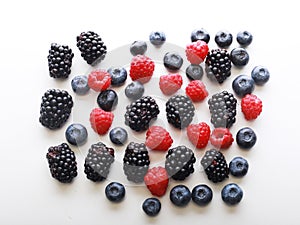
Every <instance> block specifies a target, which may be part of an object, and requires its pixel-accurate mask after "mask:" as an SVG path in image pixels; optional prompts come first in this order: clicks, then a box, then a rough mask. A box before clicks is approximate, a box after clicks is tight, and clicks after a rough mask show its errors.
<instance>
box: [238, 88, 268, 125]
mask: <svg viewBox="0 0 300 225" xmlns="http://www.w3.org/2000/svg"><path fill="white" fill-rule="evenodd" d="M241 106H242V112H243V114H244V117H245V119H246V120H254V119H256V118H257V117H258V116H259V115H260V113H261V112H262V107H263V105H262V101H261V100H260V99H259V98H258V97H257V96H256V95H254V94H247V95H246V96H245V97H243V98H242V101H241Z"/></svg>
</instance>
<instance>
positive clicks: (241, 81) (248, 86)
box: [232, 75, 255, 97]
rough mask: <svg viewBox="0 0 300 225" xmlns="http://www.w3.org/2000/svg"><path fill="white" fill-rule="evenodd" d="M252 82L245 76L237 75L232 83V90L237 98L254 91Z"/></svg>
mask: <svg viewBox="0 0 300 225" xmlns="http://www.w3.org/2000/svg"><path fill="white" fill-rule="evenodd" d="M254 88H255V85H254V80H253V79H252V78H251V77H250V76H247V75H239V76H237V77H236V78H235V79H234V80H233V82H232V89H233V91H234V92H235V94H236V95H237V96H239V97H244V96H245V95H246V94H251V93H252V92H253V91H254Z"/></svg>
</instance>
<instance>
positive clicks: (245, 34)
mask: <svg viewBox="0 0 300 225" xmlns="http://www.w3.org/2000/svg"><path fill="white" fill-rule="evenodd" d="M252 39H253V36H252V34H251V33H250V32H249V31H241V32H239V33H238V34H237V36H236V40H237V42H238V43H239V44H240V45H241V46H243V47H246V46H248V45H250V44H251V42H252Z"/></svg>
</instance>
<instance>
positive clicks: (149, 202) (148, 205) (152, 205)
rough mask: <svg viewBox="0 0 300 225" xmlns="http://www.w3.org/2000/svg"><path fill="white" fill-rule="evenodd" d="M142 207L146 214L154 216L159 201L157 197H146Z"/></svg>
mask: <svg viewBox="0 0 300 225" xmlns="http://www.w3.org/2000/svg"><path fill="white" fill-rule="evenodd" d="M142 207H143V210H144V212H145V213H146V214H147V215H148V216H156V215H157V214H158V213H159V212H160V209H161V203H160V201H159V200H158V199H157V198H147V199H146V200H145V201H144V202H143V206H142Z"/></svg>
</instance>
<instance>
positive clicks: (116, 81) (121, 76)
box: [107, 67, 127, 86]
mask: <svg viewBox="0 0 300 225" xmlns="http://www.w3.org/2000/svg"><path fill="white" fill-rule="evenodd" d="M107 72H108V73H109V74H110V77H111V85H112V86H121V85H123V84H124V83H125V81H126V79H127V71H126V70H125V68H122V67H121V68H114V67H111V68H109V69H108V70H107Z"/></svg>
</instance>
